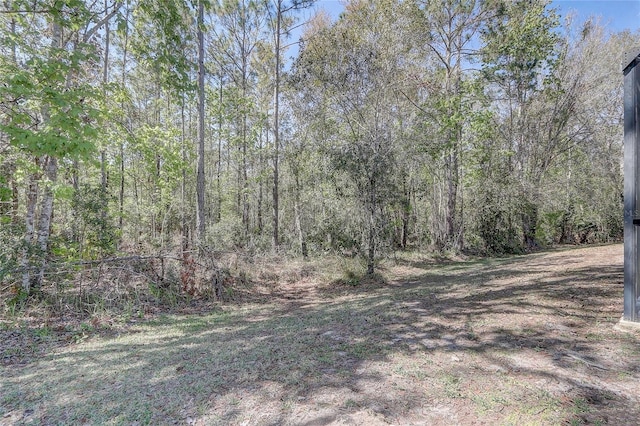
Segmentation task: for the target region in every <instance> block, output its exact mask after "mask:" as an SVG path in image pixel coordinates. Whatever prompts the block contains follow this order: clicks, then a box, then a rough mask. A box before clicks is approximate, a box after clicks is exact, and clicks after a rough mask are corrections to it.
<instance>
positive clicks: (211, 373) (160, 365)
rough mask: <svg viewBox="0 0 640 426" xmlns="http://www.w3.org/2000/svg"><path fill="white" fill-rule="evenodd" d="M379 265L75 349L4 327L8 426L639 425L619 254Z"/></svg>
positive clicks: (84, 341)
mask: <svg viewBox="0 0 640 426" xmlns="http://www.w3.org/2000/svg"><path fill="white" fill-rule="evenodd" d="M271 267H273V268H277V265H271ZM382 269H383V272H382V274H381V277H379V279H375V280H369V281H367V280H364V281H363V282H361V283H360V284H359V285H356V286H353V285H349V284H348V283H347V282H333V283H332V284H326V283H325V284H322V283H321V280H318V279H317V276H319V275H320V273H321V271H322V265H321V264H320V263H319V262H318V263H316V264H300V265H299V267H298V273H297V274H294V275H293V276H294V277H295V279H287V280H279V279H278V277H279V276H280V275H278V273H277V271H275V270H274V272H273V274H272V275H271V277H273V279H272V280H262V285H261V286H255V287H253V288H251V289H246V291H247V292H249V291H251V292H254V293H255V292H259V293H260V292H261V293H260V297H259V298H256V299H255V300H254V301H253V302H251V303H247V302H245V303H236V304H233V305H227V306H224V307H212V309H211V310H210V311H209V312H206V313H203V312H201V313H199V314H173V315H155V316H150V317H149V318H146V319H143V320H140V321H138V322H135V323H129V324H127V326H126V327H124V328H121V329H119V330H118V331H117V332H116V331H112V332H111V333H106V334H102V335H93V336H92V337H89V338H84V337H83V336H82V335H80V336H78V333H77V332H76V333H75V334H72V335H70V336H66V337H65V339H66V340H65V341H66V342H67V343H65V344H56V345H49V346H47V345H40V344H39V340H38V339H40V340H44V341H47V339H49V340H51V339H52V338H51V337H50V336H48V335H47V333H43V332H38V330H36V331H33V330H32V331H31V332H30V333H31V334H29V336H31V340H29V339H28V338H25V337H23V336H24V330H23V331H22V332H21V331H17V330H8V329H7V330H4V331H3V332H2V333H3V335H2V336H1V337H3V338H4V339H3V342H0V349H1V350H2V354H3V356H4V359H5V362H3V365H2V366H1V367H0V373H1V374H2V376H1V377H2V379H1V380H0V424H1V425H5V424H7V425H9V424H126V425H142V424H194V425H205V424H220V425H227V424H231V425H236V424H237V425H239V424H248V425H280V424H285V425H287V424H292V425H294V424H295V425H309V426H311V425H329V424H345V425H346V424H361V425H376V424H397V425H409V424H415V425H452V424H461V425H472V424H504V425H508V424H513V425H516V424H517V425H525V424H535V425H538V424H550V425H556V424H567V425H574V424H575V425H580V424H594V425H596V424H612V425H635V424H638V418H640V386H638V380H640V345H639V342H640V331H635V330H633V329H624V328H620V327H619V325H618V322H619V320H620V316H621V312H622V290H623V270H622V246H621V245H613V246H602V247H588V248H577V249H576V248H571V249H561V250H556V251H552V252H546V253H538V254H533V255H528V256H521V257H512V258H506V259H489V260H466V261H458V262H453V261H448V262H442V261H440V262H437V261H434V260H432V259H429V258H426V257H424V258H423V257H420V256H418V255H409V254H407V255H404V256H400V257H399V258H397V259H395V261H387V262H385V264H384V265H383V268H382ZM351 284H354V283H351ZM240 290H241V289H240ZM240 290H239V293H240V292H241V291H240ZM34 336H35V337H34ZM25 339H26V340H25ZM53 340H55V339H53ZM56 341H57V342H59V341H60V339H58V340H56ZM22 351H27V352H29V351H31V352H30V354H31V356H22V357H21V356H19V355H20V354H19V353H17V352H22ZM7 354H8V355H7Z"/></svg>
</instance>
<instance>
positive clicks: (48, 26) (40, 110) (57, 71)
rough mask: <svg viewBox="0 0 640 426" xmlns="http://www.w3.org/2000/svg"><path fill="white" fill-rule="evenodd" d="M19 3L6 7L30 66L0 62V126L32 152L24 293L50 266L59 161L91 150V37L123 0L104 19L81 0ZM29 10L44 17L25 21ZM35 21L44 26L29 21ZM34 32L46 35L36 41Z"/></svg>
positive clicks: (17, 42)
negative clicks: (3, 79)
mask: <svg viewBox="0 0 640 426" xmlns="http://www.w3.org/2000/svg"><path fill="white" fill-rule="evenodd" d="M21 3H22V2H15V3H13V4H11V5H9V9H8V10H6V11H5V13H9V14H11V15H13V16H14V17H15V26H14V27H13V30H14V32H15V33H16V34H17V33H21V35H22V36H23V38H22V39H19V38H13V39H12V43H13V49H14V51H16V52H19V53H20V56H21V57H23V58H25V62H24V65H28V66H23V64H22V63H18V62H15V61H14V62H8V61H3V62H2V64H1V66H2V68H3V69H2V72H3V75H11V76H12V77H11V78H10V79H9V80H8V82H7V83H8V84H6V85H3V86H2V87H1V88H0V99H2V100H3V110H4V115H5V117H4V119H3V120H2V124H1V125H0V131H2V132H4V133H5V134H6V135H7V136H8V138H9V141H10V143H11V144H12V145H13V146H15V147H17V148H18V149H19V150H21V151H22V152H24V153H25V154H27V155H29V156H30V157H31V164H32V167H31V173H30V175H29V176H30V177H29V180H30V183H29V185H28V193H27V197H26V199H27V204H26V215H25V234H24V239H23V241H24V243H23V249H22V253H21V261H20V264H21V267H22V269H23V273H22V280H21V283H22V291H23V292H24V293H25V294H29V293H30V292H31V291H32V289H33V288H37V287H39V286H40V285H41V283H42V280H43V277H44V271H45V268H46V265H47V251H48V248H49V237H50V232H51V219H52V215H53V206H54V185H55V184H56V181H57V175H58V162H59V160H61V159H65V158H71V157H81V156H86V155H88V154H89V153H90V152H92V151H93V149H94V148H95V145H94V141H95V137H96V135H97V132H96V130H95V127H94V125H95V122H96V119H97V118H98V116H99V114H100V111H99V110H98V109H97V108H96V101H97V99H98V98H99V94H98V93H96V91H95V90H93V89H92V87H91V86H90V84H88V83H87V82H86V81H83V77H84V76H86V75H87V74H89V73H90V70H89V71H87V70H86V69H85V66H86V65H87V64H88V63H89V62H90V61H91V59H92V58H93V54H94V46H93V45H92V44H91V42H92V40H93V37H94V35H95V34H96V32H97V31H98V30H99V29H101V28H102V27H104V25H105V24H106V23H107V22H108V21H109V20H110V19H111V18H113V16H114V15H115V14H116V13H117V11H118V9H119V8H120V6H121V5H122V2H120V1H116V2H115V3H114V4H113V5H112V6H111V10H110V11H109V12H107V13H105V15H104V16H102V17H101V18H97V17H98V16H100V15H99V14H95V13H93V11H92V10H91V9H90V7H89V6H88V5H86V4H85V3H84V2H81V1H69V2H61V3H54V4H53V5H48V4H47V3H46V2H44V1H39V2H31V3H29V4H28V5H26V7H23V5H22V4H21ZM42 10H44V11H45V12H43V13H41V12H40V11H42ZM34 14H39V15H41V16H42V17H43V20H40V21H39V20H31V19H29V18H30V17H32V16H34ZM39 22H42V24H43V25H44V28H41V27H40V28H38V27H35V26H34V25H38V23H39ZM63 30H64V31H63ZM36 34H45V35H46V36H45V37H44V39H43V38H40V40H38V39H37V36H36ZM47 44H48V45H47ZM43 178H44V179H43ZM41 187H44V188H43V191H42V197H41V198H40V203H39V207H38V208H37V209H36V203H37V202H38V198H39V196H40V188H41ZM37 213H38V214H39V217H38V218H36V214H37ZM36 222H37V225H36ZM33 254H36V256H35V257H32V255H33Z"/></svg>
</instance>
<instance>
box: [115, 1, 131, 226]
mask: <svg viewBox="0 0 640 426" xmlns="http://www.w3.org/2000/svg"><path fill="white" fill-rule="evenodd" d="M129 10H130V9H129V8H128V7H127V13H126V18H125V19H126V21H127V22H128V21H129ZM123 44H124V46H123V47H122V87H123V88H124V87H125V84H126V77H127V53H128V47H129V26H128V25H126V26H125V30H124V42H123ZM120 106H121V107H122V110H123V111H124V100H123V101H122V103H121V105H120ZM118 195H119V197H118V198H119V199H118V202H119V212H118V213H119V214H118V229H120V232H123V229H122V225H123V221H124V219H123V218H124V142H122V141H121V142H120V193H119V194H118Z"/></svg>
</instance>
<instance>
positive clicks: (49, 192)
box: [35, 157, 58, 288]
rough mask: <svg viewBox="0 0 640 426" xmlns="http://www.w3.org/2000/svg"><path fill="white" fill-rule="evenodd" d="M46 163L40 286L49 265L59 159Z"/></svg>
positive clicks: (36, 282)
mask: <svg viewBox="0 0 640 426" xmlns="http://www.w3.org/2000/svg"><path fill="white" fill-rule="evenodd" d="M45 161H46V163H45V177H46V178H47V182H46V186H45V189H44V196H43V198H42V205H41V206H40V221H39V223H38V250H39V252H40V256H41V257H40V268H39V270H38V277H37V279H36V281H35V287H36V288H39V287H40V286H41V285H42V281H43V279H44V271H45V269H46V267H47V252H48V249H49V236H50V235H51V219H52V218H53V185H54V184H55V182H56V180H57V177H58V161H57V160H56V158H55V157H48V158H47V159H46V160H45Z"/></svg>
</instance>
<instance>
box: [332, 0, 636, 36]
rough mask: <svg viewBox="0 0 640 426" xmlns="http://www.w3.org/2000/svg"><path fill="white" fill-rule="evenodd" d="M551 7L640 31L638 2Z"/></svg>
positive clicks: (567, 1) (561, 2)
mask: <svg viewBox="0 0 640 426" xmlns="http://www.w3.org/2000/svg"><path fill="white" fill-rule="evenodd" d="M327 3H337V2H331V1H329V2H327ZM553 6H554V7H557V8H558V10H559V12H560V14H561V15H562V16H564V15H566V14H567V13H569V12H571V11H573V12H574V13H576V18H577V20H578V22H584V21H585V20H586V19H588V18H589V17H590V16H599V17H600V18H601V23H602V24H603V25H605V26H606V27H607V28H609V29H610V30H612V31H623V30H631V31H637V30H638V29H640V0H555V1H553Z"/></svg>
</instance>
